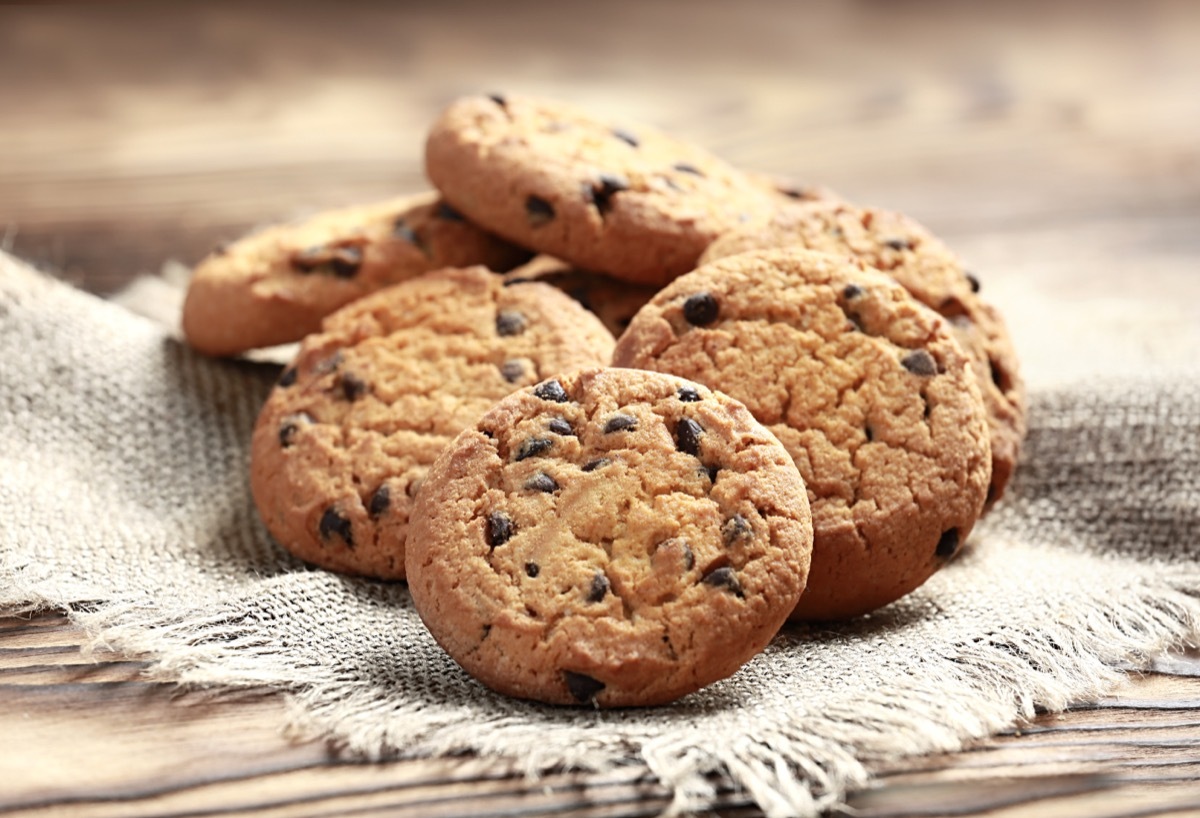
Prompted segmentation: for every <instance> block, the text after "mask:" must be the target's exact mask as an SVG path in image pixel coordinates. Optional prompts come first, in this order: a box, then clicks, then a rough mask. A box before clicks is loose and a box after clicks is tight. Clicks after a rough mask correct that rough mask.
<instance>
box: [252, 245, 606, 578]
mask: <svg viewBox="0 0 1200 818" xmlns="http://www.w3.org/2000/svg"><path fill="white" fill-rule="evenodd" d="M612 346H613V340H612V335H611V334H610V333H609V332H608V331H607V330H605V329H604V327H603V326H602V325H601V324H600V322H599V320H598V319H596V318H595V316H593V315H591V314H590V313H588V312H587V311H586V310H584V309H583V308H582V307H581V306H579V304H577V303H576V302H575V301H573V300H572V299H570V298H569V297H568V296H566V295H564V294H563V293H561V292H559V291H558V290H556V289H554V288H553V287H551V286H549V285H546V284H541V283H530V284H525V285H522V286H520V287H505V286H504V282H503V280H502V279H501V277H500V276H497V275H495V274H494V273H492V272H489V271H488V270H486V269H484V268H482V267H473V268H468V269H461V270H460V269H455V270H442V271H437V272H433V273H429V274H426V275H424V276H421V277H420V278H416V279H412V280H410V281H407V282H404V283H402V284H398V285H396V286H394V287H390V288H388V289H385V290H382V291H380V292H377V293H374V294H373V295H370V296H367V297H366V298H363V299H360V300H358V301H356V302H354V303H353V304H350V305H348V306H346V307H344V308H343V309H341V310H339V311H338V312H336V313H334V314H333V315H331V316H329V317H328V318H327V319H326V320H325V322H324V325H323V328H322V331H321V332H320V333H318V334H315V335H310V336H309V337H308V338H306V339H305V341H304V342H303V344H302V345H301V347H300V352H299V354H298V355H297V357H296V360H295V361H294V362H293V364H292V365H291V366H290V367H289V368H287V369H286V370H285V371H284V373H283V375H282V377H281V378H280V380H279V383H278V385H277V386H276V388H275V389H274V390H273V391H272V393H271V395H270V396H269V397H268V399H267V402H266V404H265V405H264V407H263V409H262V412H261V413H260V415H259V418H258V421H257V423H256V425H255V430H254V437H253V440H252V445H251V463H250V477H251V489H252V491H253V494H254V500H255V503H256V505H257V507H258V509H259V514H260V516H261V517H262V519H263V521H264V523H265V524H266V526H267V528H268V530H269V531H270V532H271V534H272V535H273V536H274V537H275V539H276V540H277V541H278V542H279V543H280V544H282V545H283V546H284V547H286V548H287V549H288V550H289V551H291V552H292V553H293V554H295V555H296V556H298V557H300V558H301V559H303V560H306V561H308V562H312V563H315V564H317V565H320V566H322V567H325V568H330V569H333V570H335V571H342V572H345V573H351V574H363V575H367V576H374V577H380V578H383V579H400V578H403V577H404V544H405V541H406V539H407V537H408V528H409V512H410V509H411V507H412V503H413V497H414V496H415V494H416V493H417V491H418V489H419V488H420V485H421V483H422V482H423V480H424V477H425V473H426V472H427V471H428V468H429V466H430V465H431V464H432V463H433V461H434V460H435V459H436V458H437V455H438V454H439V453H440V452H441V450H442V447H443V446H445V444H446V443H448V442H449V441H450V440H452V439H453V438H454V436H455V435H457V434H458V433H459V432H460V431H462V430H463V429H465V428H468V427H469V426H471V425H472V424H473V423H475V422H476V421H477V420H478V418H479V416H480V415H482V414H483V412H484V411H486V410H487V409H488V408H489V407H490V406H491V405H492V404H493V403H495V402H496V401H497V400H499V399H500V398H502V397H504V396H505V395H507V394H509V393H510V392H512V391H513V390H515V389H519V388H520V387H522V386H525V385H528V384H533V383H537V382H538V381H540V380H542V379H543V378H545V377H547V376H548V375H551V374H555V373H558V372H563V371H570V370H574V369H581V368H584V367H592V366H597V365H602V364H604V363H607V362H608V360H609V357H610V356H611V354H612Z"/></svg>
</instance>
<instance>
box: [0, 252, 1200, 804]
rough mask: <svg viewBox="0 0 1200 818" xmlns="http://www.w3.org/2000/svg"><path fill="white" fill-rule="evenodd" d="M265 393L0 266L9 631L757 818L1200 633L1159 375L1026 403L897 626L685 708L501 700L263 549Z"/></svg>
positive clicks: (1184, 493)
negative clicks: (256, 431) (641, 776)
mask: <svg viewBox="0 0 1200 818" xmlns="http://www.w3.org/2000/svg"><path fill="white" fill-rule="evenodd" d="M1060 331H1061V332H1063V333H1064V335H1065V334H1069V333H1071V332H1072V329H1071V328H1070V327H1069V326H1065V327H1062V328H1060ZM1064 342H1065V341H1064ZM1047 343H1048V347H1047V349H1048V350H1049V351H1051V352H1052V350H1053V345H1054V343H1055V341H1054V339H1053V338H1050V339H1049V340H1048V342H1047ZM1194 352H1195V350H1194V349H1193V350H1191V351H1190V352H1188V354H1189V355H1190V354H1194ZM1130 362H1133V363H1136V364H1137V365H1138V367H1142V366H1143V364H1145V363H1146V362H1145V361H1137V360H1136V356H1134V357H1133V358H1131V359H1130ZM1027 366H1028V367H1029V368H1030V369H1036V365H1035V364H1034V363H1031V362H1029V361H1027ZM1126 368H1128V367H1126ZM276 374H277V370H276V369H275V368H273V367H268V366H264V365H261V364H249V363H229V362H220V361H212V360H207V359H205V358H203V357H200V356H198V355H196V354H193V353H192V352H191V351H190V350H189V349H187V348H186V347H184V346H183V345H181V344H180V343H178V342H177V341H176V340H174V339H173V338H172V337H171V335H170V333H169V332H168V331H167V330H165V329H164V328H163V327H161V326H160V325H158V324H157V323H155V322H152V321H150V320H146V319H144V318H140V317H137V316H134V315H133V314H132V313H130V312H129V311H127V310H126V309H124V308H122V307H121V306H118V305H114V304H111V303H106V302H102V301H100V300H98V299H96V298H93V297H91V296H88V295H85V294H83V293H80V292H78V291H75V290H73V289H71V288H69V287H67V286H65V285H63V284H60V283H57V282H55V281H52V280H49V279H47V278H43V277H41V276H39V275H37V274H34V273H32V272H31V271H29V270H28V269H27V268H25V267H23V266H21V265H20V264H19V263H17V262H16V261H15V260H13V259H12V258H11V257H7V256H3V254H0V526H2V540H0V542H2V548H3V551H2V553H0V611H8V612H16V611H23V610H29V609H35V608H41V607H49V606H55V607H61V608H65V609H66V610H68V611H69V612H70V613H71V617H72V619H73V620H74V621H76V622H78V623H79V624H81V625H82V626H83V627H84V628H86V630H87V632H88V633H89V634H91V636H92V638H93V639H94V640H95V642H96V643H97V644H103V645H105V646H107V647H110V648H115V649H117V650H119V651H125V652H128V653H130V654H136V655H141V656H148V657H151V658H152V659H153V661H154V664H153V673H154V675H155V676H157V677H160V678H165V679H175V680H179V681H181V682H185V683H193V684H202V685H212V686H217V687H238V686H257V685H270V686H274V687H278V688H281V689H284V690H287V691H289V695H291V696H292V697H294V700H295V703H296V707H294V708H293V709H292V712H293V713H294V718H295V720H296V723H297V725H298V726H299V727H300V728H301V729H302V730H303V731H304V732H305V733H306V734H309V735H312V734H315V735H323V736H325V737H328V738H332V739H334V740H335V741H336V742H337V743H338V744H339V745H340V746H343V747H345V748H347V750H348V751H351V752H359V753H363V754H366V755H368V756H371V757H385V756H395V755H400V756H427V755H445V754H451V753H461V752H463V751H471V752H475V753H478V754H481V755H483V756H493V757H505V758H507V759H509V760H513V759H515V760H516V761H517V762H518V764H519V766H520V767H522V768H523V769H525V770H527V771H530V772H531V773H536V772H537V771H539V770H546V769H549V768H561V767H567V768H572V767H574V768H582V769H606V768H611V767H613V766H616V765H645V767H646V768H648V769H649V770H650V771H651V772H652V774H653V775H655V776H657V777H658V778H659V779H660V780H661V781H663V782H665V783H666V784H667V785H668V786H670V787H672V788H673V790H674V792H675V793H676V799H675V802H674V806H673V809H683V808H692V807H702V806H704V805H705V804H706V803H709V799H710V798H711V797H712V794H713V792H714V787H715V786H717V785H719V784H721V783H722V782H729V781H732V782H733V784H734V785H735V786H740V787H742V788H744V789H745V791H746V792H748V794H749V795H750V796H751V797H752V798H753V799H754V800H755V801H757V802H758V804H759V805H761V807H762V808H763V809H764V810H765V811H766V812H767V813H768V814H770V815H791V814H801V815H805V814H811V813H813V812H815V811H817V810H819V809H821V808H824V807H828V806H831V805H833V804H835V803H837V802H838V801H839V799H841V798H842V797H843V796H844V794H845V793H846V791H847V789H848V788H853V787H857V786H861V785H863V784H864V783H865V782H866V780H867V776H866V774H865V772H864V767H863V763H864V762H867V761H870V760H871V759H875V758H879V757H886V756H893V755H897V754H906V753H922V752H929V751H934V750H948V749H953V748H955V747H958V746H960V744H961V742H962V741H963V740H964V739H966V738H968V737H973V736H980V735H983V734H986V733H988V732H989V731H995V730H998V729H1000V728H1003V727H1005V726H1007V725H1009V724H1011V723H1012V722H1013V721H1014V720H1016V719H1017V718H1018V717H1020V716H1028V715H1030V714H1031V713H1032V712H1033V710H1034V708H1035V707H1044V708H1049V709H1053V708H1061V707H1063V706H1065V705H1066V704H1067V703H1068V702H1071V701H1077V700H1081V699H1086V698H1088V697H1091V696H1096V695H1099V694H1101V693H1102V692H1103V691H1104V690H1105V689H1106V688H1108V687H1109V686H1110V685H1111V684H1112V683H1113V682H1114V680H1115V679H1116V678H1118V676H1119V673H1120V672H1121V671H1120V670H1119V667H1131V666H1132V667H1138V666H1145V665H1146V663H1147V662H1149V661H1150V660H1151V658H1152V657H1154V656H1155V655H1156V654H1159V653H1161V652H1162V651H1163V650H1164V649H1166V648H1167V647H1168V646H1170V645H1173V644H1178V643H1181V642H1184V641H1187V640H1191V639H1193V638H1194V637H1195V636H1196V634H1197V632H1198V625H1200V600H1198V598H1197V596H1198V594H1197V588H1198V585H1200V583H1198V580H1200V563H1198V559H1197V558H1198V556H1200V554H1198V553H1197V552H1198V549H1200V538H1198V537H1197V533H1198V531H1200V525H1198V521H1200V445H1198V443H1197V431H1198V429H1200V388H1198V380H1197V378H1196V377H1195V375H1196V372H1195V370H1192V371H1191V373H1190V375H1189V374H1188V372H1187V371H1180V370H1176V371H1171V370H1167V369H1161V370H1157V371H1150V372H1144V373H1143V374H1142V375H1140V376H1136V377H1123V378H1118V379H1112V378H1110V379H1102V378H1085V379H1083V380H1081V381H1077V382H1074V383H1073V384H1071V385H1068V386H1061V387H1055V388H1050V387H1046V386H1042V387H1039V388H1037V389H1035V390H1033V393H1032V395H1031V410H1030V421H1031V430H1030V434H1029V439H1028V443H1027V446H1026V450H1025V453H1024V458H1023V462H1022V464H1021V467H1020V470H1019V473H1018V477H1017V480H1016V483H1015V485H1013V486H1012V488H1011V490H1010V494H1009V496H1008V497H1007V498H1006V499H1005V501H1004V502H1003V503H1002V504H1001V505H1000V507H999V508H998V509H997V510H996V512H995V513H994V514H993V515H992V516H990V517H989V518H988V519H987V520H986V521H985V523H984V524H983V525H981V527H980V528H979V529H978V530H977V533H976V534H975V535H974V536H973V537H972V538H971V541H970V543H969V547H967V548H966V549H965V551H964V553H963V554H962V555H961V557H960V558H959V559H957V560H956V561H955V562H954V563H953V564H952V565H951V566H949V567H948V568H947V569H946V570H944V571H943V572H941V573H940V574H939V575H938V576H936V577H934V578H933V579H932V580H931V581H930V582H929V583H928V584H927V585H926V586H925V587H924V588H922V589H921V590H920V591H919V592H917V593H915V594H913V595H911V596H910V597H909V598H907V599H905V600H903V601H901V602H900V603H898V604H896V605H893V606H891V607H890V608H888V609H886V610H885V611H883V612H881V613H878V614H876V615H873V616H871V617H869V618H866V619H863V620H860V621H857V622H853V623H850V624H846V625H841V626H837V627H820V628H805V627H788V628H785V630H784V632H783V633H781V634H780V635H779V637H778V638H777V639H776V640H775V641H774V643H773V644H772V645H771V647H770V648H769V649H768V650H767V651H766V652H765V653H763V654H762V655H760V656H758V657H757V658H756V659H754V660H753V661H751V662H750V663H749V664H748V665H747V666H746V667H745V668H743V669H742V670H741V671H740V672H739V673H737V674H736V675H735V676H733V677H732V678H730V679H728V680H726V681H724V682H721V683H719V684H715V685H713V686H711V687H709V688H708V689H706V690H704V691H701V692H700V693H697V694H695V695H692V696H688V697H687V698H685V699H683V700H681V701H679V702H678V703H677V704H675V705H673V706H669V707H659V708H654V709H648V710H626V711H619V712H597V711H592V710H575V709H559V708H549V707H541V706H538V705H534V704H529V703H525V702H520V701H513V700H511V699H507V698H504V697H501V696H497V695H493V694H492V693H490V692H489V691H488V690H486V689H484V688H482V687H481V686H479V685H478V684H476V683H475V682H474V681H472V680H471V679H470V678H469V677H467V676H466V675H465V674H464V673H463V672H462V671H461V670H459V669H458V667H457V666H456V665H455V664H454V663H453V662H452V661H450V660H449V659H448V658H447V657H446V656H445V655H444V654H443V653H442V651H441V650H440V649H439V648H438V647H437V646H436V645H435V644H434V642H433V641H432V639H431V638H430V637H429V636H428V635H427V633H426V631H425V630H424V628H423V627H422V625H421V623H420V621H419V619H418V618H417V616H416V614H415V613H414V611H413V609H412V606H411V602H410V600H409V595H408V591H407V590H406V588H405V586H404V585H403V584H384V583H378V582H370V581H364V580H356V579H347V578H345V577H340V576H337V575H334V574H329V573H325V572H323V571H317V570H310V569H308V568H306V567H305V566H304V565H302V564H300V563H299V562H297V561H296V560H294V559H292V558H290V557H289V556H288V555H287V554H286V553H285V552H283V551H282V550H280V548H278V547H277V546H276V545H274V544H273V543H272V542H271V541H270V539H269V538H268V537H267V535H266V533H265V531H264V529H263V528H262V526H261V525H260V524H259V522H258V519H257V517H256V515H255V512H254V508H253V505H252V504H251V501H250V495H249V491H248V488H247V448H248V441H249V437H250V430H251V427H252V425H253V423H254V418H255V415H256V413H257V411H258V408H259V405H260V403H261V402H262V400H263V398H264V396H265V395H266V393H267V390H268V388H269V386H270V384H271V382H272V381H273V379H274V377H275V376H276ZM293 726H295V725H293ZM714 772H715V773H719V774H720V775H717V776H713V775H709V774H710V773H714Z"/></svg>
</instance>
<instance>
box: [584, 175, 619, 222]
mask: <svg viewBox="0 0 1200 818" xmlns="http://www.w3.org/2000/svg"><path fill="white" fill-rule="evenodd" d="M628 189H629V180H628V179H626V178H625V177H624V176H618V175H617V174H613V173H602V174H600V177H599V179H598V180H597V181H595V182H584V183H583V197H584V199H585V200H586V201H588V202H591V203H592V204H594V205H595V206H596V209H597V210H598V211H600V215H601V216H603V215H605V214H606V213H608V211H609V210H611V209H612V197H613V195H614V194H616V193H620V192H621V191H622V190H628Z"/></svg>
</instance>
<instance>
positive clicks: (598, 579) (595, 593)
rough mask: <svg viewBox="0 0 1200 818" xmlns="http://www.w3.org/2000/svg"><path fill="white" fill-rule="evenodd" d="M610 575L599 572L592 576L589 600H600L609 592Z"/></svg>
mask: <svg viewBox="0 0 1200 818" xmlns="http://www.w3.org/2000/svg"><path fill="white" fill-rule="evenodd" d="M608 587H609V586H608V577H606V576H604V574H602V573H599V572H597V573H596V574H595V575H594V576H593V577H592V587H591V588H589V589H588V595H587V601H588V602H599V601H600V600H602V599H604V597H605V595H606V594H608Z"/></svg>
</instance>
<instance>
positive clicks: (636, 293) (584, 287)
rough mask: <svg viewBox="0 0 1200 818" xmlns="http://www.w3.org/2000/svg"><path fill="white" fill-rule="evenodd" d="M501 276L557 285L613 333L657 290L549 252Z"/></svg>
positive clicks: (622, 326) (627, 324)
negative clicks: (592, 270) (581, 266)
mask: <svg viewBox="0 0 1200 818" xmlns="http://www.w3.org/2000/svg"><path fill="white" fill-rule="evenodd" d="M504 279H505V280H506V281H508V282H510V283H512V282H515V281H543V282H545V283H546V284H550V285H551V286H554V287H557V288H558V289H560V290H562V291H563V292H564V293H566V294H567V295H569V296H571V297H572V298H574V299H575V300H576V301H578V302H579V303H580V304H582V305H583V306H584V307H585V308H586V309H588V310H590V311H591V312H593V313H595V314H596V317H597V318H599V319H600V320H601V322H603V324H604V326H605V327H607V328H608V331H609V332H611V333H612V334H613V335H614V336H616V335H620V334H621V333H622V332H624V331H625V328H626V327H628V326H629V322H630V321H632V320H633V316H634V315H635V314H636V313H637V311H638V310H640V309H641V308H642V305H643V304H645V303H646V302H647V301H649V300H650V299H651V298H653V297H654V294H655V293H656V292H658V288H657V287H647V286H645V285H644V284H634V283H633V282H631V281H621V280H620V279H617V278H613V277H612V276H606V275H603V274H602V273H589V272H587V271H586V270H580V269H577V268H575V267H572V266H571V265H570V264H567V263H566V262H565V261H560V260H559V259H556V258H554V257H553V256H544V255H543V256H536V257H534V258H533V259H532V260H531V261H529V262H528V263H527V264H522V265H521V266H520V267H516V268H514V269H512V270H510V271H509V272H507V273H505V275H504Z"/></svg>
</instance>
